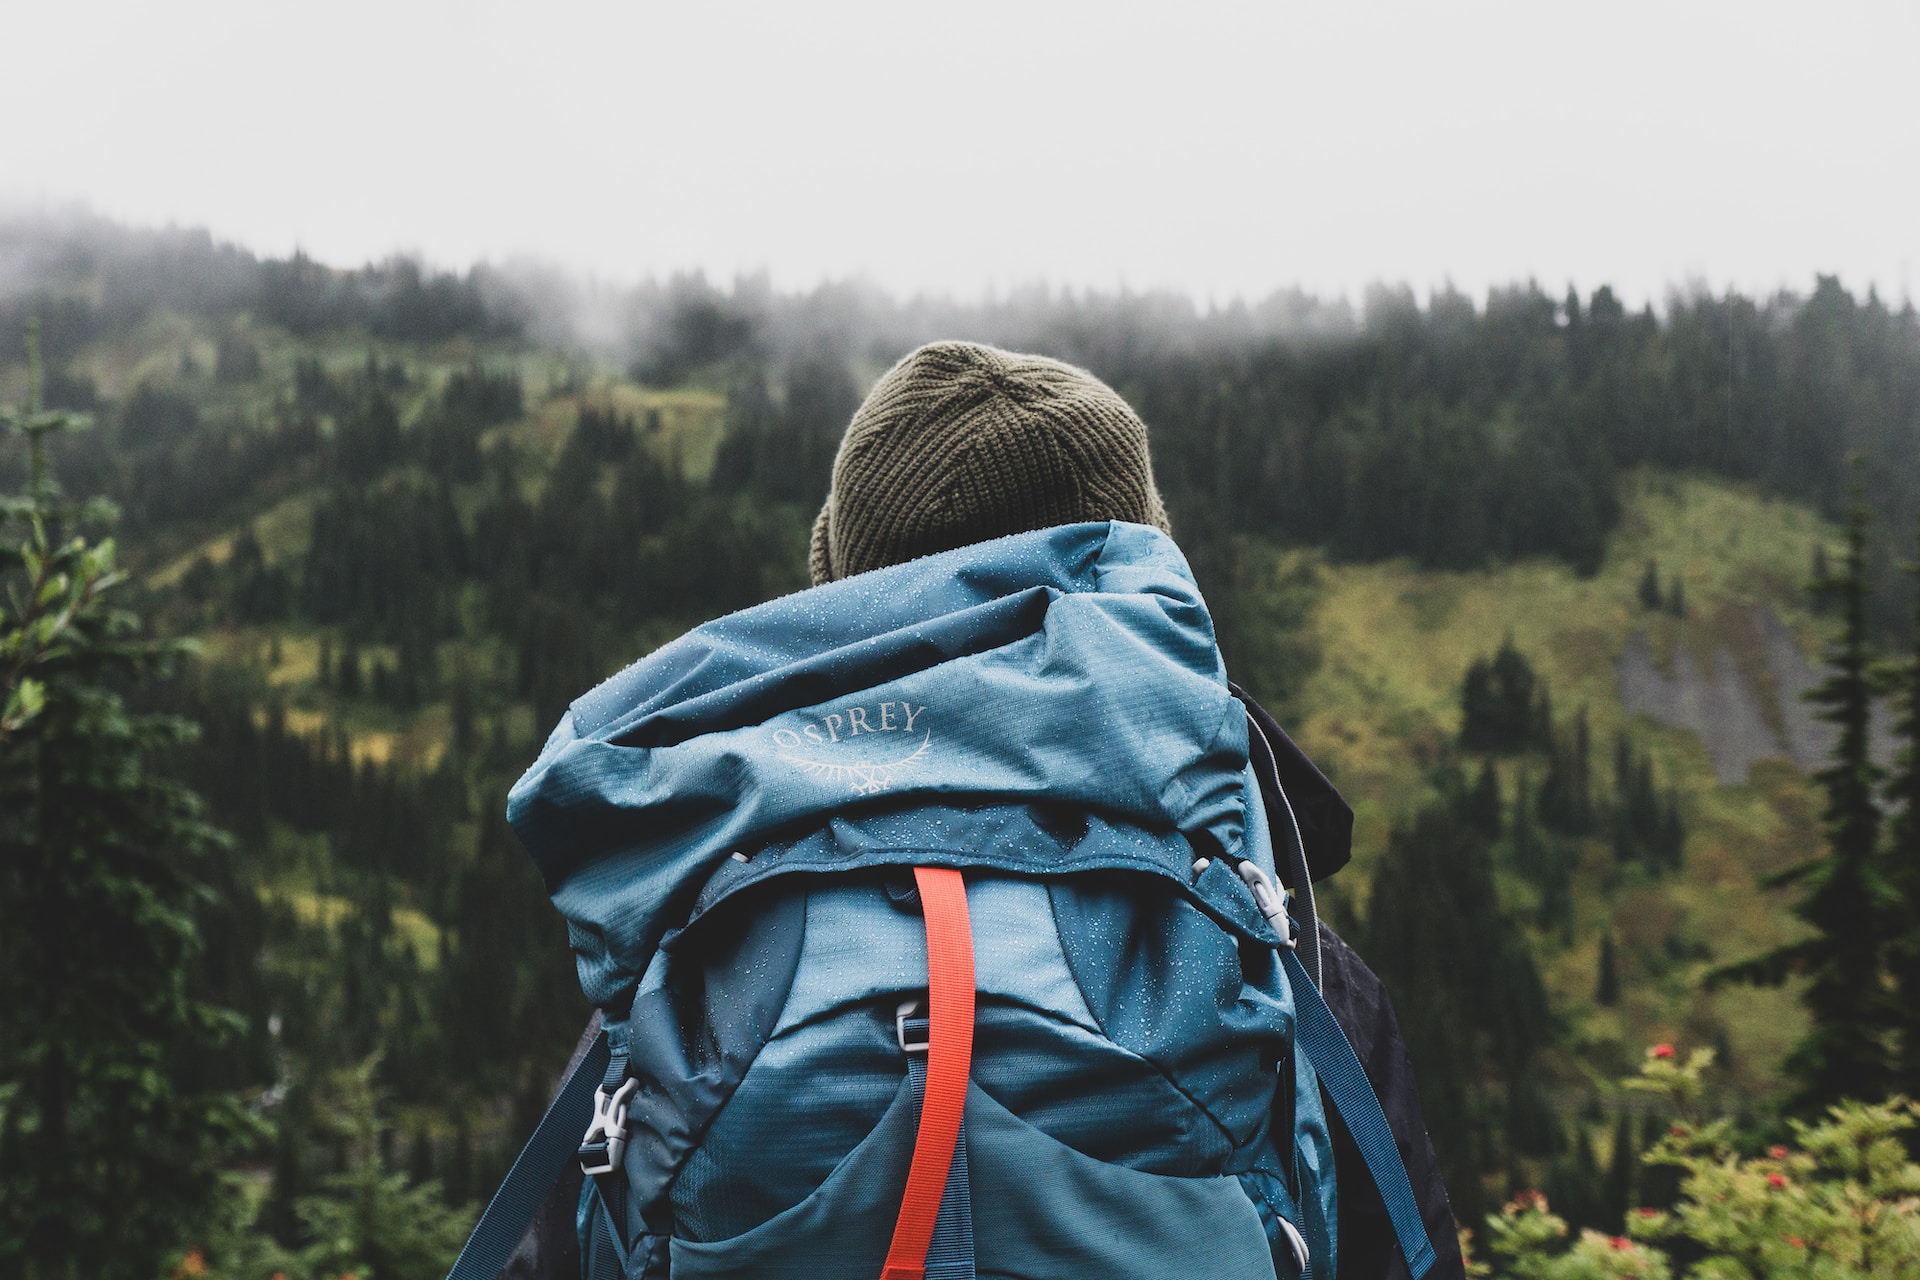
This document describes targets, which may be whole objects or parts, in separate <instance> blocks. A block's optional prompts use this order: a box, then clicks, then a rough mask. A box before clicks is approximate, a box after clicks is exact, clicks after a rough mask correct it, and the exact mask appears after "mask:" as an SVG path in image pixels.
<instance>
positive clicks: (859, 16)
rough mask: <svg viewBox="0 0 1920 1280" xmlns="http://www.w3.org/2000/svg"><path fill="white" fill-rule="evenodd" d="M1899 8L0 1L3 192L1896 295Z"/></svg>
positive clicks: (742, 257) (1155, 282) (701, 243)
mask: <svg viewBox="0 0 1920 1280" xmlns="http://www.w3.org/2000/svg"><path fill="white" fill-rule="evenodd" d="M1917 63H1920V4H1914V3H1898V4H1891V3H1890V4H1857V3H1835V2H1834V0H1821V2H1820V3H1814V2H1813V0H1806V2H1804V3H1800V4H1793V5H1786V4H1779V3H1771V2H1765V3H1762V2H1757V0H1749V2H1747V3H1733V4H1718V3H1714V4H1707V3H1686V2H1685V0H1664V2H1663V3H1640V2H1639V0H1632V2H1628V0H1604V2H1601V0H1591V2H1589V3H1585V4H1577V5H1576V4H1566V3H1556V2H1554V0H1528V2H1526V3H1506V4H1494V3H1474V2H1472V0H1446V2H1445V3H1439V2H1430V3H1411V2H1401V3H1364V2H1360V0H1324V2H1323V3H1320V4H1314V5H1302V4H1292V3H1277V2H1276V3H1268V4H1204V3H1193V2H1189V3H1183V4H1177V5H1176V4H1160V5H1154V6H1146V5H1136V4H1125V3H1121V2H1119V0H1106V2H1105V3H1086V4H1065V3H1045V2H1044V0H1027V3H1011V4H1003V3H997V2H993V3H989V2H984V0H960V2H958V3H953V2H949V3H945V4H940V5H911V4H908V3H905V2H904V0H894V2H893V3H853V2H849V0H834V2H831V3H825V2H822V3H792V2H791V0H788V2H786V3H765V4H759V5H739V4H720V3H712V2H710V0H671V2H670V3H658V4H656V3H624V4H590V3H573V2H568V3H560V2H555V0H547V2H545V3H541V4H537V5H535V4H505V3H491V2H483V0H460V2H458V3H403V2H399V0H386V2H384V3H363V2H362V0H329V2H328V3H326V4H323V5H309V6H301V7H299V8H297V9H296V8H295V7H294V6H291V5H287V4H276V3H262V2H261V0H246V2H244V3H240V2H231V3H223V2H219V0H173V2H170V3H165V4H156V3H152V2H151V0H0V203H3V204H6V205H9V206H13V207H20V206H26V207H29V208H38V207H47V208H58V207H62V206H65V205H69V204H81V205H85V206H87V207H90V208H91V209H93V210H95V211H97V212H100V213H104V214H108V215H110V216H113V217H117V218H121V219H125V220H129V221H133V222H137V223H143V224H158V223H168V222H173V223H179V224H184V225H196V226H198V225H205V226H208V227H210V228H212V230H213V231H214V233H215V234H216V235H217V236H220V237H223V238H232V239H235V240H238V241H240V242H241V243H243V244H246V245H248V246H249V247H251V248H254V249H256V250H259V251H261V252H265V253H274V254H280V253H285V252H288V251H290V250H291V249H292V248H294V247H295V246H296V245H298V246H301V247H304V248H305V249H306V250H307V251H308V252H309V253H311V254H313V255H314V256H316V257H319V258H321V259H323V260H326V261H331V262H336V263H341V264H357V263H359V262H361V261H364V260H366V259H368V258H376V257H383V256H385V255H387V254H388V253H391V252H393V251H395V250H407V251H415V252H420V253H423V254H424V255H425V256H426V257H427V258H428V259H430V260H431V261H433V262H435V263H438V264H441V265H449V266H464V265H466V264H468V263H470V262H472V261H474V260H476V259H483V258H484V259H493V260H501V259H505V258H509V257H514V256H532V257H534V258H538V259H540V260H543V261H546V262H551V263H557V264H560V265H563V266H566V267H570V268H574V269H577V270H580V271H584V272H590V273H592V274H595V275H597V276H599V277H600V278H603V279H609V280H614V281H630V280H634V279H637V278H639V277H642V276H645V275H649V274H664V273H667V272H671V271H674V270H678V269H687V268H696V267H697V268H703V269H705V270H706V271H707V272H708V273H709V274H710V275H714V276H717V277H719V278H721V279H725V278H728V277H731V276H732V275H733V274H734V273H735V272H736V271H741V270H757V269H762V268H764V269H767V270H770V271H771V273H772V275H773V278H774V280H775V282H776V283H778V284H780V285H783V286H805V285H810V284H812V283H814V282H816V281H818V280H820V279H822V278H830V277H831V278H838V277H845V276H853V275H858V276H865V277H867V278H870V279H872V280H874V281H876V282H878V283H879V284H881V285H883V286H886V287H888V288H890V289H893V290H896V291H902V292H911V291H917V290H925V291H933V292H941V293H954V294H958V295H960V296H963V297H967V296H977V295H978V294H980V293H982V292H983V291H987V290H1004V289H1007V288H1009V287H1013V286H1018V285H1021V284H1026V283H1032V282H1040V281H1044V282H1049V283H1054V284H1065V285H1082V286H1085V285H1091V286H1097V287H1102V288H1112V287H1116V286H1120V285H1125V286H1129V287H1132V288H1151V287H1157V286H1172V287H1174V288H1177V289H1181V290H1184V291H1186V292H1189V293H1192V294H1194V295H1195V296H1197V297H1199V298H1201V299H1203V300H1204V299H1215V300H1221V299H1225V298H1228V297H1231V296H1235V295H1240V296H1247V297H1258V296H1261V295H1264V294H1265V293H1267V292H1268V291H1270V290H1271V289H1273V288H1275V287H1279V286H1284V285H1290V284H1298V285H1301V286H1304V287H1306V288H1308V289H1311V290H1315V291H1319V292H1322V293H1342V292H1344V293H1349V294H1354V295H1357V293H1358V291H1359V290H1360V289H1361V288H1363V287H1364V286H1365V285H1366V284H1367V283H1369V282H1371V281H1375V280H1390V281H1406V282H1409V283H1412V284H1413V285H1415V286H1416V287H1417V288H1420V289H1422V290H1423V291H1424V290H1425V289H1427V288H1430V287H1432V286H1434V285H1437V284H1440V283H1442V282H1444V281H1447V280H1451V281H1453V282H1455V283H1456V284H1458V285H1459V286H1460V287H1462V288H1465V289H1467V290H1469V291H1470V292H1473V293H1476V294H1478V293H1481V292H1483V291H1484V289H1485V288H1486V287H1487V286H1488V285H1489V284H1492V283H1502V282H1507V281H1511V280H1516V279H1524V278H1527V277H1529V276H1531V277H1534V278H1537V279H1539V280H1540V281H1541V282H1542V283H1543V284H1544V285H1546V286H1547V287H1548V288H1550V289H1554V290H1556V291H1557V290H1558V289H1560V288H1562V287H1564V285H1566V284H1567V283H1568V282H1572V283H1575V284H1577V285H1579V286H1580V287H1581V288H1582V289H1583V290H1585V289H1590V288H1592V287H1594V286H1596V285H1598V284H1601V283H1612V284H1614V285H1615V286H1616V287H1617V288H1620V289H1621V290H1622V291H1623V292H1624V293H1626V294H1627V295H1628V296H1629V297H1630V298H1633V299H1636V300H1637V299H1645V298H1648V297H1652V298H1655V299H1657V298H1659V297H1660V296H1662V295H1663V294H1664V292H1665V290H1666V289H1667V288H1668V287H1669V286H1670V285H1672V284H1675V283H1679V282H1685V281H1699V282H1703V283H1705V284H1707V285H1709V286H1710V287H1714V288H1720V287H1724V286H1725V285H1727V284H1730V283H1731V284H1734V285H1737V286H1739V287H1742V288H1745V289H1749V290H1752V289H1771V288H1773V287H1776V286H1779V285H1783V284H1784V285H1790V286H1793V287H1796V288H1799V289H1805V288H1806V287H1808V286H1809V285H1810V284H1811V280H1812V276H1813V273H1815V272H1816V271H1830V272H1837V273H1839V274H1840V275H1841V277H1842V278H1843V279H1844V280H1845V281H1846V282H1847V283H1848V284H1849V285H1850V286H1852V287H1854V288H1856V289H1859V290H1862V291H1864V289H1865V288H1866V286H1867V285H1869V284H1877V285H1878V286H1879V287H1880V289H1881V291H1882V292H1883V293H1884V294H1886V295H1887V296H1889V297H1890V298H1891V299H1894V300H1898V299H1899V298H1901V297H1903V296H1905V295H1906V294H1907V292H1908V285H1909V280H1908V277H1909V273H1910V271H1911V270H1912V268H1913V267H1915V266H1916V265H1920V138H1916V129H1915V126H1916V123H1920V87H1917V84H1920V82H1917V81H1916V76H1915V71H1916V64H1917Z"/></svg>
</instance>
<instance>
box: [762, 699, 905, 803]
mask: <svg viewBox="0 0 1920 1280" xmlns="http://www.w3.org/2000/svg"><path fill="white" fill-rule="evenodd" d="M925 711H926V707H924V706H918V707H916V706H914V705H913V704H912V703H911V702H882V703H880V704H879V705H877V706H872V707H849V708H847V709H846V710H845V711H832V712H828V713H827V714H825V715H823V716H821V717H820V718H819V719H818V720H809V721H804V722H802V723H801V725H800V727H799V728H798V729H791V728H780V729H775V730H774V731H773V742H774V745H775V746H776V747H778V748H779V749H780V758H781V759H782V760H785V761H787V762H788V763H789V764H792V765H795V766H797V767H798V768H800V769H801V770H802V771H803V772H805V773H807V774H809V775H811V776H812V777H816V778H819V779H821V780H822V781H824V782H840V781H845V782H847V783H848V784H849V785H850V787H851V789H852V790H853V791H854V792H855V793H857V794H859V795H863V796H868V795H873V794H874V793H875V792H878V791H885V790H887V789H888V788H889V787H891V786H892V785H893V780H894V777H895V776H896V775H898V774H900V773H902V772H904V771H905V770H907V769H910V768H912V767H913V766H914V765H916V764H918V763H919V762H920V760H921V758H922V757H923V756H925V755H926V753H927V751H928V749H929V748H930V747H931V746H932V745H933V730H932V728H931V727H929V726H921V725H919V724H918V721H919V720H920V717H921V716H922V714H924V713H925ZM916 733H917V734H918V735H919V738H920V740H919V741H918V742H913V741H912V740H911V738H909V739H908V741H906V742H901V741H900V739H898V738H887V739H879V738H877V737H876V740H875V741H873V742H871V743H863V744H861V745H862V746H863V747H865V746H871V747H873V748H875V749H874V750H872V751H866V750H862V749H859V748H856V747H854V746H853V740H854V739H855V738H865V737H869V736H874V735H879V734H908V735H912V734H916Z"/></svg>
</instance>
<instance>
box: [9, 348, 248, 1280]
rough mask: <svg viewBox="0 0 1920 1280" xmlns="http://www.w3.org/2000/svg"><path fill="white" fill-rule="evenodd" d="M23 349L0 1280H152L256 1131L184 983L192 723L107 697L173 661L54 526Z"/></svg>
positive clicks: (13, 508)
mask: <svg viewBox="0 0 1920 1280" xmlns="http://www.w3.org/2000/svg"><path fill="white" fill-rule="evenodd" d="M37 336H38V335H37V332H35V331H32V330H30V331H29V371H30V385H31V395H32V403H31V407H30V409H29V411H28V412H26V413H24V414H9V415H7V416H6V417H5V418H4V419H0V422H4V424H5V425H8V426H13V427H17V428H19V429H21V430H23V431H24V432H25V433H26V435H27V439H28V452H29V458H30V481H29V484H30V489H29V493H28V494H27V496H26V497H25V499H24V500H20V501H13V502H9V503H8V504H7V507H6V509H5V510H6V513H7V514H8V515H10V516H12V517H14V518H15V523H19V524H24V526H25V542H24V544H22V545H20V547H19V549H18V552H17V556H16V557H14V558H13V563H11V564H9V565H7V566H6V567H5V568H4V569H0V584H3V585H4V587H5V599H6V600H7V601H8V603H9V604H10V606H11V607H10V608H8V607H5V606H0V664H4V665H0V679H4V681H5V684H4V686H0V694H4V697H0V707H4V708H5V712H4V717H3V718H4V723H0V1098H4V1099H5V1102H4V1106H3V1107H0V1272H4V1273H5V1274H8V1275H14V1276H25V1277H29V1278H46V1280H53V1278H55V1277H61V1278H64V1277H76V1276H88V1277H110V1278H111V1277H122V1276H124V1277H129V1278H137V1280H151V1277H153V1276H155V1275H157V1274H159V1272H160V1269H161V1265H162V1259H163V1257H164V1256H165V1255H166V1253H168V1252H169V1251H170V1250H171V1249H173V1248H176V1247H178V1246H179V1245H180V1244H182V1243H183V1242H184V1241H185V1239H186V1238H187V1233H189V1232H191V1231H193V1230H195V1229H196V1228H197V1227H198V1226H199V1225H201V1224H204V1223H205V1222H206V1221H207V1219H208V1214H209V1212H210V1210H211V1208H212V1206H213V1203H214V1201H215V1198H216V1197H217V1195H218V1194H219V1192H220V1187H219V1183H218V1171H219V1168H220V1164H221V1162H222V1161H223V1160H224V1159H225V1158H226V1157H227V1156H228V1155H230V1154H231V1153H232V1152H233V1151H234V1150H235V1148H236V1146H237V1144H238V1143H239V1142H241V1141H242V1140H243V1139H244V1138H245V1137H246V1136H247V1135H248V1133H249V1132H250V1126H249V1124H248V1122H247V1121H246V1118H245V1113H244V1112H243V1111H242V1110H241V1108H240V1106H239V1104H238V1102H237V1100H236V1099H235V1098H234V1097H233V1096H232V1095H230V1094H227V1093H224V1092H220V1091H218V1090H215V1089H211V1088H208V1087H205V1086H204V1084H202V1083H200V1082H201V1081H202V1080H204V1079H205V1074H206V1065H207V1063H208V1062H209V1061H210V1060H212V1059H213V1058H214V1057H215V1055H217V1054H218V1053H219V1052H220V1049H221V1046H222V1044H223V1043H224V1042H225V1041H226V1040H227V1039H228V1037H229V1036H230V1034H231V1033H232V1031H233V1030H234V1021H235V1019H234V1018H233V1016H232V1015H230V1014H227V1013H225V1012H223V1011H221V1010H219V1009H216V1008H213V1007H211V1006H210V1005H208V1004H207V1003H205V1002H204V1001H203V1000H201V999H200V998H199V997H198V995H197V993H196V991H195V990H194V989H193V987H192V985H191V983H190V976H191V972H192V966H193V963H194V960H195V956H196V954H197V953H198V952H199V950H200V946H201V940H200V936H199V931H198V928H197V926H196V912H197V911H198V910H199V909H200V908H201V906H202V904H203V901H204V899H205V898H206V897H207V894H208V891H207V889H206V887H205V873H204V871H203V865H204V863H205V861H206V860H207V859H208V858H209V857H211V856H212V855H213V854H214V853H215V851H216V850H217V847H218V841H219V837H218V835H217V833H216V832H214V831H213V830H212V829H211V828H210V827H208V826H207V824H206V823H205V822H204V821H203V820H202V818H201V813H200V802H199V800H198V799H197V798H196V797H195V796H194V795H193V794H192V793H191V792H189V791H188V790H187V789H186V788H185V787H184V786H182V785H181V784H179V783H178V782H176V781H174V780H173V779H172V778H171V777H170V776H168V775H167V774H166V773H165V772H163V769H162V762H163V760H164V759H165V758H166V757H167V756H168V755H169V754H170V753H172V752H173V751H174V750H175V749H176V748H177V747H178V746H179V744H180V743H181V742H182V741H184V740H185V739H186V738H187V737H188V734H189V726H187V725H186V724H184V723H183V722H180V721H178V720H175V719H173V718H171V717H165V716H154V715H138V714H135V713H133V712H131V711H130V710H129V709H128V708H127V706H126V704H125V703H124V702H123V701H122V697H121V693H120V691H121V690H122V689H126V688H131V687H138V686H140V685H141V684H142V683H143V682H145V681H147V680H149V679H150V678H151V677H152V676H153V675H154V674H155V673H156V671H158V670H159V669H160V668H162V667H163V666H164V665H165V664H166V663H167V661H168V660H169V659H170V658H172V657H173V656H174V655H175V654H176V653H177V652H178V650H177V647H176V646H171V645H166V644H161V643H156V642H153V641H149V640H145V639H142V638H140V636H139V634H138V624H137V620H136V619H135V618H134V617H133V616H132V615H131V614H129V613H127V612H126V611H124V610H122V609H120V608H117V607H115V606H114V605H113V604H111V603H109V601H108V600H107V598H106V596H107V593H108V592H110V591H111V589H112V588H113V587H114V585H115V584H116V583H117V582H118V581H119V575H118V574H117V573H116V572H115V571H114V568H113V544H112V542H111V540H107V541H102V542H99V543H89V542H88V540H87V539H85V538H84V537H81V536H78V535H73V534H71V533H70V532H68V531H70V530H71V529H72V528H73V527H75V526H76V525H77V524H79V523H81V519H80V513H77V512H76V511H74V510H73V509H72V508H70V507H68V506H66V505H64V504H62V503H61V502H60V501H59V490H58V487H57V485H56V484H55V483H54V481H53V479H52V477H51V475H50V473H49V471H48V469H47V444H48V441H47V439H46V438H47V437H48V436H50V435H52V434H54V433H57V432H62V431H66V430H69V429H71V428H73V427H75V426H77V425H80V424H79V423H78V422H77V421H76V420H75V418H74V417H73V415H70V414H66V413H61V412H54V413H48V412H45V411H43V410H42V408H41V404H40V395H39V380H40V379H39V375H40V369H39V359H38V357H39V352H38V346H37V341H36V340H37Z"/></svg>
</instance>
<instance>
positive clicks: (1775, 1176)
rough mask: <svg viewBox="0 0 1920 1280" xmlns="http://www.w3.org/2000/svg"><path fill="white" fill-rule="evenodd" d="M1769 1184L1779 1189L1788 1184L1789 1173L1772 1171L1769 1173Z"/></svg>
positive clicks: (1776, 1189)
mask: <svg viewBox="0 0 1920 1280" xmlns="http://www.w3.org/2000/svg"><path fill="white" fill-rule="evenodd" d="M1767 1185H1768V1186H1770V1187H1772V1188H1773V1189H1774V1190H1775V1191H1778V1190H1779V1189H1780V1188H1782V1187H1784V1186H1786V1185H1787V1175H1786V1174H1784V1173H1770V1174H1768V1175H1767Z"/></svg>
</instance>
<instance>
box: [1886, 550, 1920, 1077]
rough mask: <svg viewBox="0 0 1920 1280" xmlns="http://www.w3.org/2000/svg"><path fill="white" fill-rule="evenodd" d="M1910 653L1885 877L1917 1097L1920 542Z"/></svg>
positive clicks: (1900, 684)
mask: <svg viewBox="0 0 1920 1280" xmlns="http://www.w3.org/2000/svg"><path fill="white" fill-rule="evenodd" d="M1907 571H1908V573H1910V574H1911V575H1912V576H1913V580H1914V586H1915V592H1914V601H1913V616H1914V631H1913V652H1912V654H1911V655H1910V656H1909V657H1908V659H1907V661H1906V662H1904V663H1902V664H1901V665H1900V666H1899V668H1898V669H1897V670H1896V682H1897V687H1896V689H1895V698H1894V701H1895V709H1896V711H1897V713H1898V719H1897V720H1896V721H1895V724H1894V732H1895V733H1896V734H1897V735H1898V737H1899V738H1900V742H1901V745H1900V751H1899V755H1898V756H1897V758H1896V760H1895V762H1894V768H1893V772H1892V774H1891V776H1889V777H1888V779H1887V786H1886V793H1885V794H1886V797H1887V802H1888V809H1889V813H1888V822H1887V834H1888V840H1887V877H1888V879H1889V880H1890V881H1891V882H1892V885H1893V888H1894V890H1895V892H1896V893H1898V894H1899V897H1900V904H1901V906H1900V916H1899V918H1900V919H1901V920H1902V921H1903V922H1904V923H1903V924H1901V925H1900V926H1899V928H1898V930H1897V933H1896V935H1895V938H1894V942H1893V946H1892V948H1891V951H1890V955H1889V961H1890V965H1891V967H1892V969H1893V977H1894V983H1895V987H1896V989H1897V991H1898V992H1899V996H1900V999H1899V1003H1898V1005H1897V1009H1898V1014H1897V1016H1898V1019H1899V1028H1898V1029H1899V1035H1900V1047H1899V1057H1898V1060H1897V1065H1898V1079H1897V1081H1896V1086H1897V1087H1898V1088H1899V1089H1900V1091H1901V1092H1903V1093H1905V1094H1907V1095H1908V1096H1910V1097H1911V1096H1914V1095H1916V1094H1920V540H1916V547H1915V553H1914V561H1913V563H1911V564H1909V565H1908V566H1907Z"/></svg>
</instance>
